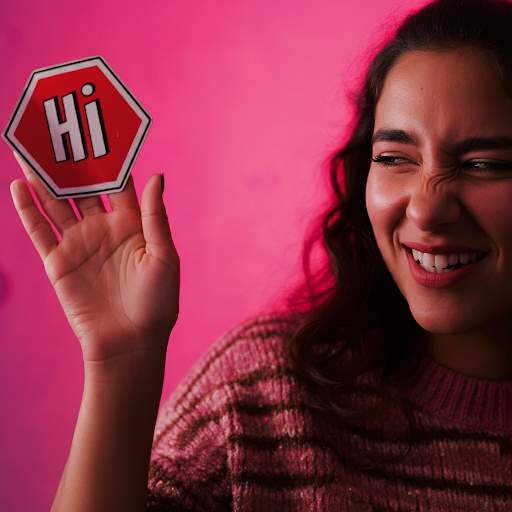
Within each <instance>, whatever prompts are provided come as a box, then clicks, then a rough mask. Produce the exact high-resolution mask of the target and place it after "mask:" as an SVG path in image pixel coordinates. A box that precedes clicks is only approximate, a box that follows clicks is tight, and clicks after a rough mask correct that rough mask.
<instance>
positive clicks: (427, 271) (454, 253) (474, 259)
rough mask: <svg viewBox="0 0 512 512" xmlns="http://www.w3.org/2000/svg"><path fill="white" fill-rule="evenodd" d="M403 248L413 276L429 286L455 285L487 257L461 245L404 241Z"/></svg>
mask: <svg viewBox="0 0 512 512" xmlns="http://www.w3.org/2000/svg"><path fill="white" fill-rule="evenodd" d="M404 247H405V249H406V255H407V261H408V263H409V269H410V272H411V275H412V277H413V279H414V280H415V281H416V282H417V283H418V284H421V285H422V286H426V287H429V288H449V287H451V286H454V285H455V284H457V283H458V282H460V281H462V280H463V279H465V278H466V277H468V276H469V275H471V274H472V273H473V272H474V271H476V270H477V269H478V267H480V263H481V261H482V260H483V259H485V256H487V253H485V252H483V251H475V249H474V248H468V247H461V246H442V247H440V246H437V247H433V246H426V245H423V244H416V243H407V244H404ZM421 249H423V250H421Z"/></svg>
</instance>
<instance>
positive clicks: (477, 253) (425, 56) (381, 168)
mask: <svg viewBox="0 0 512 512" xmlns="http://www.w3.org/2000/svg"><path fill="white" fill-rule="evenodd" d="M366 203H367V209H368V214H369V217H370V220H371V223H372V226H373V230H374V233H375V237H376V239H377V243H378V245H379V248H380V251H381V253H382V256H383V258H384V261H385V262H386V265H387V267H388V269H389V271H390V272H391V275H392V276H393V278H394V280H395V282H396V283H397V285H398V287H399V288H400V290H401V292H402V293H403V295H404V296H405V298H406V299H407V302H408V304H409V307H410V309H411V312H412V314H413V316H414V317H415V319H416V320H417V322H418V323H419V324H420V325H421V326H422V327H423V328H424V329H426V330H427V331H430V332H434V333H445V334H458V333H465V332H472V331H477V330H480V329H485V328H488V327H491V326H493V325H495V324H496V323H499V322H506V323H507V322H508V323H510V325H511V326H512V100H511V99H510V98H509V97H508V96H507V94H506V92H505V89H504V87H503V85H502V83H501V82H500V79H499V77H498V75H497V73H496V71H495V70H494V68H493V67H492V65H491V64H490V62H489V61H488V60H487V59H486V57H485V56H484V55H483V54H481V53H478V52H475V51H469V50H460V51H453V52H446V53H433V52H419V51H416V52H411V53H409V54H407V55H405V56H404V57H402V59H401V60H400V61H399V62H398V63H397V64H396V65H395V66H394V67H393V68H392V69H391V71H390V73H389V75H388V77H387V79H386V82H385V84H384V89H383V91H382V95H381V97H380V100H379V102H378V104H377V109H376V118H375V128H374V135H373V161H372V164H371V167H370V172H369V175H368V182H367V187H366ZM417 251H419V254H418V252H417ZM418 259H419V260H421V261H422V262H423V267H422V266H420V264H419V263H417V262H416V261H415V260H418ZM474 260H476V261H474ZM445 269H446V270H445ZM382 300H386V298H385V297H382Z"/></svg>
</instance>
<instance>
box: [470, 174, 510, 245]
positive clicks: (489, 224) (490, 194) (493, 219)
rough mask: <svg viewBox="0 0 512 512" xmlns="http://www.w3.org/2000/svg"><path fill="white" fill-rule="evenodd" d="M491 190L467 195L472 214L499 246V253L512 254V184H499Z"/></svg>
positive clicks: (472, 192) (476, 190) (473, 191)
mask: <svg viewBox="0 0 512 512" xmlns="http://www.w3.org/2000/svg"><path fill="white" fill-rule="evenodd" d="M498 185H499V186H496V187H492V189H490V190H485V191H484V190H478V189H476V188H475V189H474V190H472V191H469V192H467V193H466V196H465V198H464V199H465V204H466V205H467V207H468V209H469V210H470V214H471V215H472V217H473V218H474V219H475V221H476V222H477V223H478V224H479V226H480V227H481V228H482V229H483V231H484V232H485V233H486V234H487V236H488V237H489V238H490V239H491V240H492V241H493V242H494V243H496V244H497V245H498V248H499V251H500V252H503V251H505V250H506V251H507V252H508V253H511V252H512V183H499V184H498Z"/></svg>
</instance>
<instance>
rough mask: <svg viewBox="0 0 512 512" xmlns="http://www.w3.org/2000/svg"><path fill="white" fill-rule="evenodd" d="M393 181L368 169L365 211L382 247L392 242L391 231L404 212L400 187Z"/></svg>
mask: <svg viewBox="0 0 512 512" xmlns="http://www.w3.org/2000/svg"><path fill="white" fill-rule="evenodd" d="M392 181H393V180H389V179H386V177H385V176H382V174H380V175H379V173H378V172H375V170H372V168H370V172H369V174H368V181H367V182H366V209H367V212H368V216H369V218H370V222H371V224H372V227H373V232H374V234H375V238H376V239H377V243H378V244H379V247H380V248H381V251H382V250H383V247H382V245H384V244H385V241H386V240H387V241H388V242H390V241H391V240H392V231H393V228H394V226H395V225H396V224H397V223H398V222H399V220H400V218H401V216H402V214H403V213H404V212H405V208H404V207H403V204H404V201H403V197H402V194H401V192H400V187H399V186H397V184H396V183H393V182H392Z"/></svg>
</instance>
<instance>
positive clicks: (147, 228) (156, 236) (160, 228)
mask: <svg viewBox="0 0 512 512" xmlns="http://www.w3.org/2000/svg"><path fill="white" fill-rule="evenodd" d="M141 215H142V230H143V232H144V239H145V240H146V252H147V253H148V254H149V255H150V256H154V257H155V258H158V259H161V260H163V261H166V262H169V263H170V262H171V261H172V260H176V259H177V257H178V255H177V253H176V249H175V247H174V244H173V241H172V237H171V230H170V228H169V221H168V219H167V213H166V211H165V205H164V201H163V198H162V175H161V174H155V175H153V176H151V178H150V179H149V181H148V183H147V184H146V187H145V188H144V191H143V192H142V199H141Z"/></svg>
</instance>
